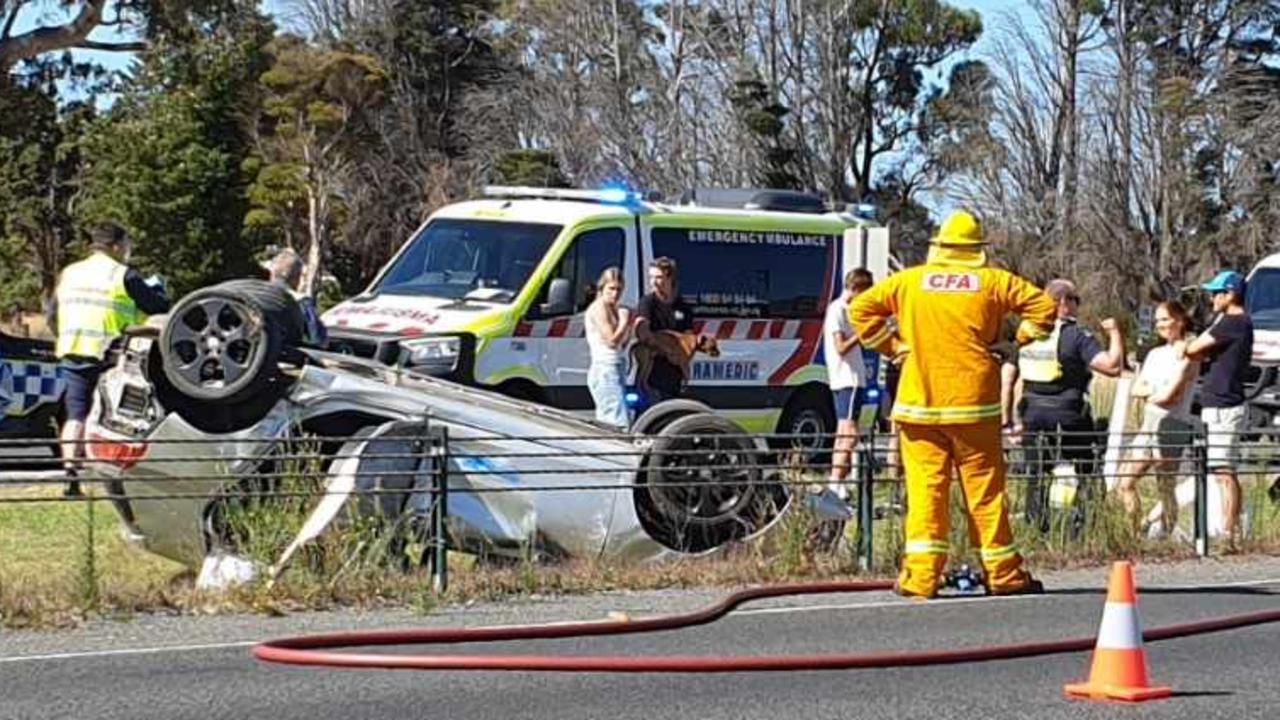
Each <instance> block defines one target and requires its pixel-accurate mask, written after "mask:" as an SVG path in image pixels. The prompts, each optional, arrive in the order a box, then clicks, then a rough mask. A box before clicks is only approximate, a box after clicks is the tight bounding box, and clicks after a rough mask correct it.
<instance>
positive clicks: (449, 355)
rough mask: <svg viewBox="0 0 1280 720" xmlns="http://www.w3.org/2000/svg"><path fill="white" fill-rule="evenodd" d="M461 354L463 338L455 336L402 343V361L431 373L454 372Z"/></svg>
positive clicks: (404, 363)
mask: <svg viewBox="0 0 1280 720" xmlns="http://www.w3.org/2000/svg"><path fill="white" fill-rule="evenodd" d="M461 354H462V339H461V338H458V337H453V336H446V337H430V338H421V339H418V340H404V341H401V343H400V362H401V363H402V364H403V365H404V366H405V367H411V368H414V369H416V370H424V371H426V372H429V373H431V374H436V373H449V372H453V369H454V368H455V367H457V365H458V357H459V356H460V355H461Z"/></svg>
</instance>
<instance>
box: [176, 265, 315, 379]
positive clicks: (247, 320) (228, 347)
mask: <svg viewBox="0 0 1280 720" xmlns="http://www.w3.org/2000/svg"><path fill="white" fill-rule="evenodd" d="M302 328H303V321H302V312H301V310H300V309H299V308H298V304H297V302H295V301H294V299H293V298H292V297H291V296H290V295H289V293H288V291H286V290H285V289H284V288H282V287H280V286H277V285H272V284H270V283H266V282H261V281H258V280H232V281H229V282H224V283H222V284H220V285H214V286H213V287H208V288H203V289H201V290H196V291H195V292H193V293H191V294H189V295H187V296H186V297H184V298H182V299H181V300H179V301H178V303H177V304H176V305H175V306H174V307H173V310H172V311H170V313H169V318H168V320H167V321H166V322H165V326H164V330H163V331H162V332H161V333H160V353H161V356H162V360H163V364H164V375H165V378H166V379H168V381H169V383H170V384H171V385H172V386H173V388H174V390H176V391H177V392H178V393H179V394H180V395H182V396H183V397H185V398H187V399H190V400H195V401H200V402H205V403H214V404H234V403H237V402H240V401H242V400H245V399H248V398H253V397H255V396H257V395H259V394H260V392H261V391H262V390H264V389H266V387H267V386H268V385H270V384H271V382H272V379H273V378H274V377H275V376H276V375H277V374H278V371H279V369H278V366H277V363H278V362H279V361H280V359H281V357H282V355H284V353H285V352H286V350H287V349H289V348H292V347H296V346H297V345H298V344H300V343H301V341H302V335H303V333H302Z"/></svg>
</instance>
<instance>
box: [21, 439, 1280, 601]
mask: <svg viewBox="0 0 1280 720" xmlns="http://www.w3.org/2000/svg"><path fill="white" fill-rule="evenodd" d="M420 427H421V432H415V433H412V434H407V435H405V434H402V435H381V436H376V437H367V436H356V437H351V436H335V437H327V436H314V435H311V436H290V435H284V436H280V437H272V438H264V439H235V440H229V439H228V438H206V439H198V440H148V441H145V442H143V441H127V440H125V441H119V440H109V439H103V438H90V439H89V440H86V441H84V442H83V443H80V445H82V446H83V449H84V451H85V453H84V454H85V455H86V457H85V458H83V459H82V460H79V461H77V464H78V465H79V466H80V468H81V470H80V471H79V477H78V478H72V477H70V476H68V475H67V474H66V473H65V472H60V471H59V470H58V468H59V467H60V466H61V462H60V461H58V460H57V459H56V458H53V457H48V458H33V457H31V456H29V455H27V456H21V455H22V453H23V452H26V451H30V450H33V449H39V448H48V447H50V445H51V442H50V441H48V440H43V441H41V440H12V441H6V440H0V505H4V504H30V503H48V502H77V501H86V502H97V501H101V500H107V501H110V502H111V503H112V504H113V505H114V506H115V507H116V510H117V512H118V513H119V514H120V516H121V518H122V519H123V520H124V522H125V523H126V526H130V527H136V523H137V518H136V516H135V511H136V509H137V508H138V507H139V506H140V505H141V504H144V503H169V504H170V505H169V506H167V507H168V509H167V510H166V512H174V509H173V508H178V507H186V506H182V505H181V502H182V501H193V502H192V503H191V504H190V507H191V508H192V509H193V511H194V512H199V513H200V522H201V523H202V525H203V527H204V530H205V532H206V533H207V532H210V528H212V527H215V526H216V525H217V523H216V522H214V521H213V520H211V519H210V516H211V513H212V514H214V515H216V512H215V510H214V509H215V508H219V507H224V508H225V506H226V505H227V504H228V503H233V502H238V503H241V504H245V503H248V504H254V503H258V504H261V503H263V502H265V501H270V500H274V501H286V500H291V499H293V500H305V501H307V502H308V504H309V505H314V504H315V503H318V502H320V501H322V500H324V499H325V498H327V497H331V496H334V495H342V496H343V497H344V498H349V499H347V503H348V504H350V503H355V504H356V505H361V506H367V507H370V508H374V510H373V511H372V514H373V515H375V516H378V517H381V518H382V519H384V520H395V521H396V522H392V523H391V524H390V525H388V527H389V528H391V529H390V530H389V532H391V531H394V532H404V531H405V530H406V526H405V525H403V524H400V523H399V518H389V517H387V516H389V515H396V514H397V512H398V513H399V514H401V515H410V516H412V522H410V523H409V524H408V527H407V530H408V534H409V535H410V537H409V538H408V540H409V541H411V542H414V543H416V544H417V546H418V548H419V551H418V553H417V555H418V559H419V562H420V563H421V564H423V565H428V566H430V568H431V577H432V583H433V587H434V588H435V590H436V591H438V592H443V591H444V590H445V589H447V587H448V582H449V580H448V577H449V576H448V564H449V562H448V552H449V550H450V537H451V534H452V533H451V526H450V518H451V514H450V495H468V494H469V495H477V496H498V495H502V494H507V493H520V494H525V495H528V494H538V493H593V492H601V493H617V492H623V493H636V492H637V491H638V490H639V491H643V492H647V493H649V494H650V495H653V494H655V493H656V494H658V495H662V494H666V500H667V501H669V502H677V500H673V498H674V499H678V502H687V503H690V506H689V507H685V508H683V509H684V510H685V511H688V512H689V513H691V514H693V515H694V516H695V517H693V518H692V519H690V518H686V519H685V520H686V521H690V522H692V521H693V520H703V519H705V518H702V517H699V516H696V513H697V508H695V507H694V506H695V505H697V504H698V503H700V502H714V501H715V500H716V499H717V498H719V497H722V496H720V495H717V493H722V492H723V493H724V495H723V497H729V496H730V495H731V494H732V493H731V491H733V492H737V493H739V494H740V495H748V494H751V493H753V492H755V491H756V490H758V489H776V488H783V489H785V490H786V491H787V496H788V497H790V498H795V497H802V496H804V495H805V493H806V492H813V491H815V490H817V489H821V488H822V487H823V486H826V485H827V484H828V476H829V475H830V472H831V470H832V465H831V456H830V452H829V448H830V447H831V445H832V442H833V441H834V440H835V439H836V438H833V437H831V436H826V437H815V436H787V435H778V434H772V435H761V434H747V433H743V434H741V435H734V434H706V435H697V436H685V437H683V438H682V440H683V442H684V446H682V447H675V448H673V447H658V446H656V445H655V443H654V440H653V439H652V438H632V439H628V438H625V437H623V436H620V435H616V434H606V433H603V432H602V433H601V434H600V435H595V436H573V437H565V436H557V437H550V436H547V437H509V436H501V435H494V434H485V433H476V432H468V433H466V434H465V435H464V436H459V435H455V436H454V437H451V436H450V433H449V428H448V427H445V426H444V425H442V424H433V423H431V422H427V421H423V422H422V423H421V425H420ZM1151 435H1152V434H1150V433H1137V432H1135V433H1125V434H1123V435H1121V436H1119V437H1118V438H1117V436H1116V435H1114V434H1112V435H1110V436H1108V435H1107V434H1106V433H1102V432H1098V433H1071V432H1058V433H1053V434H1051V437H1052V440H1053V442H1052V444H1051V446H1050V447H1048V448H1047V453H1046V452H1044V451H1043V450H1045V449H1044V448H1042V449H1035V448H1031V449H1028V448H1027V447H1026V446H1025V443H1020V442H1017V441H1016V440H1017V439H1016V438H1013V437H1009V436H1006V438H1005V440H1006V443H1005V451H1006V456H1007V457H1008V458H1009V460H1010V469H1009V473H1008V477H1009V481H1010V488H1011V490H1020V491H1021V494H1022V495H1023V497H1024V499H1025V498H1030V497H1031V496H1032V494H1034V493H1041V492H1043V491H1044V489H1045V485H1046V484H1048V485H1049V487H1050V490H1051V491H1052V489H1053V487H1054V483H1063V482H1066V481H1065V480H1064V475H1068V474H1067V473H1063V474H1058V475H1055V468H1060V467H1061V466H1063V465H1070V466H1071V468H1072V469H1071V470H1070V473H1069V477H1070V478H1071V479H1072V481H1073V483H1074V484H1073V485H1072V488H1073V489H1074V492H1072V493H1069V494H1071V495H1073V496H1074V497H1073V498H1072V499H1071V501H1070V502H1068V505H1071V504H1072V503H1076V504H1079V503H1082V502H1083V500H1082V498H1081V496H1080V490H1081V489H1082V488H1084V487H1086V486H1093V487H1094V488H1099V489H1100V488H1105V486H1106V485H1108V484H1117V483H1119V481H1121V480H1123V479H1124V478H1126V477H1134V474H1133V473H1132V472H1126V471H1125V467H1127V465H1126V464H1122V463H1123V462H1124V460H1125V458H1126V457H1128V456H1130V455H1132V454H1134V452H1136V451H1141V452H1142V453H1143V454H1150V455H1154V456H1156V457H1160V456H1161V453H1164V454H1165V455H1167V456H1168V458H1167V460H1170V461H1173V460H1174V459H1175V456H1177V458H1176V461H1177V462H1179V463H1181V466H1180V467H1179V466H1175V467H1173V468H1168V467H1158V468H1155V472H1148V473H1144V474H1145V475H1146V476H1155V477H1164V478H1166V479H1167V478H1169V477H1171V476H1172V477H1176V478H1186V477H1193V478H1194V515H1193V518H1194V520H1193V523H1192V524H1193V542H1194V547H1195V552H1196V553H1197V554H1199V555H1201V556H1205V555H1208V554H1209V553H1210V552H1211V542H1210V525H1211V523H1210V518H1209V494H1210V493H1209V488H1210V485H1209V475H1210V473H1211V468H1210V467H1209V464H1208V461H1207V459H1208V457H1209V456H1210V454H1211V453H1212V451H1213V450H1215V449H1227V448H1216V447H1210V446H1209V444H1208V439H1207V438H1206V437H1205V435H1204V434H1203V433H1201V432H1197V433H1195V434H1193V435H1191V436H1190V442H1184V443H1183V444H1170V443H1168V442H1165V443H1163V444H1162V443H1161V438H1159V437H1156V438H1151V437H1150V436H1151ZM1250 435H1251V437H1252V434H1250ZM1215 438H1217V440H1218V442H1222V438H1220V436H1215ZM1026 439H1027V438H1023V440H1026ZM1117 440H1118V441H1117ZM1165 440H1167V438H1165ZM575 441H584V442H585V441H614V444H613V449H609V450H601V449H599V448H598V447H597V448H595V449H593V450H592V451H591V453H590V455H586V454H585V453H579V452H577V451H575V450H572V449H569V450H566V449H563V448H562V447H558V446H562V445H563V444H564V443H569V444H570V445H572V443H573V442H575ZM1076 441H1078V442H1076ZM1237 443H1238V439H1229V441H1228V442H1226V443H1225V445H1230V446H1231V447H1236V446H1237ZM797 446H798V447H797ZM480 448H483V451H481V450H480ZM1081 448H1086V449H1087V450H1081ZM1250 448H1251V449H1252V451H1253V453H1254V454H1255V455H1256V457H1254V458H1252V459H1251V460H1252V461H1253V463H1254V464H1255V465H1256V464H1259V463H1260V464H1262V465H1264V466H1265V465H1267V464H1268V463H1271V462H1275V461H1277V460H1280V458H1278V457H1277V456H1278V455H1280V453H1277V452H1276V448H1275V445H1274V444H1273V443H1271V442H1270V441H1263V442H1262V443H1255V444H1251V445H1250ZM1029 453H1030V455H1033V456H1030V455H1029ZM855 456H856V460H855V461H854V462H853V463H852V466H853V467H852V471H851V473H850V475H849V477H848V478H847V479H846V480H845V481H844V482H843V487H844V489H846V490H847V491H850V492H847V493H845V494H847V495H848V496H850V502H849V503H848V504H849V505H850V506H851V511H852V517H851V520H853V521H854V527H853V528H852V529H853V532H852V538H850V545H851V546H852V548H853V551H854V553H855V557H856V562H857V566H858V567H859V568H860V569H862V570H865V571H869V570H872V569H875V568H876V566H877V562H876V556H877V555H876V553H877V545H876V537H877V535H876V521H877V514H878V512H880V511H883V514H884V516H885V517H892V516H894V515H896V514H900V513H901V512H902V510H901V508H900V507H899V506H900V505H901V502H894V501H891V502H890V503H889V504H888V505H887V506H883V505H882V506H881V507H877V497H878V492H879V491H881V490H883V489H886V488H887V489H889V491H890V492H891V493H893V494H895V495H896V496H898V497H900V496H901V495H902V494H903V492H902V487H901V485H902V476H903V468H902V466H901V463H900V461H899V459H898V457H897V453H896V449H895V448H894V447H893V446H892V443H891V438H889V437H886V436H885V435H882V434H877V433H874V432H869V433H865V434H864V435H862V437H861V438H860V439H859V443H858V445H857V449H856V451H855ZM587 459H590V460H592V461H593V462H594V464H591V465H588V464H584V462H583V461H584V460H587ZM557 460H564V461H566V463H565V465H564V466H557V465H556V464H555V462H554V461H557ZM602 461H609V462H602ZM609 463H613V464H612V465H610V464H609ZM39 466H44V467H45V471H44V472H35V471H33V467H39ZM609 468H613V469H612V470H610V469H609ZM1254 469H1256V468H1254ZM1264 470H1265V468H1264ZM655 473H656V475H655ZM618 475H626V476H628V477H627V478H626V480H625V481H621V482H620V481H619V480H618V477H617V476H618ZM338 476H342V477H345V478H347V480H348V482H349V486H343V485H340V484H335V483H334V482H333V478H335V477H338ZM300 478H309V479H310V480H311V481H312V482H311V483H310V484H309V485H308V484H307V483H300V482H297V481H298V480H299V479H300ZM76 479H78V480H79V481H80V482H81V483H84V484H85V485H86V486H92V490H93V492H91V493H90V494H88V495H86V496H85V497H83V498H75V497H53V496H50V495H49V494H48V493H47V492H46V493H43V494H39V493H37V494H34V495H32V494H19V493H13V492H4V491H5V490H6V489H12V488H16V487H20V486H22V487H28V488H29V487H40V486H49V485H54V486H64V485H66V484H67V483H68V482H70V481H72V480H76ZM489 480H492V481H493V482H489ZM499 481H501V482H499ZM1059 487H1061V486H1059ZM761 492H763V490H762V491H761ZM682 493H683V494H682ZM1104 494H1109V493H1104ZM381 498H387V499H389V500H392V501H394V502H389V503H381V502H380V499H381ZM1043 499H1044V498H1041V500H1043ZM1092 499H1093V500H1099V499H1101V498H1100V497H1094V498H1092ZM909 500H910V499H909V497H908V498H906V501H907V502H909ZM724 502H728V500H724ZM1027 502H1029V500H1028V501H1027ZM794 504H795V503H792V505H794ZM784 505H785V504H784ZM1051 505H1053V503H1051V502H1047V503H1044V504H1042V505H1041V507H1040V508H1039V512H1043V513H1046V514H1047V513H1050V512H1052V511H1053V510H1054V509H1053V508H1051V507H1050V506H1051ZM397 508H398V510H397ZM1056 509H1057V510H1062V509H1063V508H1056ZM1068 509H1070V508H1068ZM1096 509H1097V508H1096V507H1095V510H1096ZM757 510H759V508H757ZM308 512H314V511H308ZM761 512H764V513H765V514H768V513H769V512H774V513H776V514H785V513H786V512H787V508H786V507H774V508H772V509H769V508H766V509H764V510H762V511H761ZM1029 515H1030V512H1029V511H1027V512H1024V516H1029ZM824 521H825V522H833V520H831V519H826V520H823V519H822V518H819V519H818V520H817V522H824ZM743 522H747V520H743ZM771 523H772V520H771V521H770V522H768V523H763V522H762V523H761V527H759V528H755V530H763V529H764V527H765V526H767V525H769V524H771ZM687 527H692V525H689V526H687ZM539 530H540V529H539V528H532V529H531V531H530V534H531V538H536V537H537V536H538V535H539ZM1164 530H1165V531H1166V532H1168V531H1171V530H1172V528H1164ZM735 539H740V538H735ZM204 540H205V541H206V542H208V541H209V538H207V537H206V538H204ZM215 540H217V538H215ZM0 552H3V549H2V548H0Z"/></svg>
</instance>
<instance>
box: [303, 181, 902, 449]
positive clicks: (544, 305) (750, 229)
mask: <svg viewBox="0 0 1280 720" xmlns="http://www.w3.org/2000/svg"><path fill="white" fill-rule="evenodd" d="M873 216H874V213H873V212H869V209H868V208H867V207H866V206H858V207H851V208H847V207H841V208H839V209H833V208H830V207H828V206H827V204H826V203H825V202H824V201H823V199H822V198H820V197H818V196H816V195H812V194H807V193H800V192H792V191H779V190H757V189H695V190H690V191H688V192H686V193H684V194H683V196H682V197H681V198H680V199H679V200H678V201H676V202H672V203H664V202H659V201H657V200H656V199H654V198H652V197H645V196H642V195H640V194H638V193H633V192H629V191H625V190H616V189H607V190H601V191H587V190H569V189H552V188H528V187H491V188H487V189H486V190H485V192H484V198H483V199H479V200H474V201H468V202H460V203H456V204H452V205H448V206H446V207H443V208H441V209H440V210H439V211H438V212H436V213H434V214H433V215H432V216H431V217H430V218H429V219H428V220H427V221H426V222H425V223H424V224H423V225H422V226H421V227H420V228H418V230H417V231H416V232H415V233H414V235H413V236H412V238H411V239H410V240H409V241H408V242H407V243H405V244H404V246H403V247H401V248H400V250H399V251H398V252H397V253H396V255H395V256H394V257H393V258H392V259H391V261H390V262H388V263H387V265H386V266H385V267H384V268H383V269H382V270H381V271H380V272H379V273H378V275H377V277H376V278H375V279H374V280H373V282H372V284H370V285H369V287H368V289H366V290H365V291H364V292H362V293H360V294H359V295H357V296H356V297H353V298H351V299H349V300H346V301H345V302H342V303H341V304H339V305H337V306H335V307H333V308H332V309H330V310H329V311H328V312H327V313H326V314H325V315H324V321H325V324H326V325H327V327H328V328H329V335H330V341H329V349H331V350H337V351H339V352H345V353H351V354H354V355H358V356H362V357H366V358H374V359H377V360H379V361H381V362H383V363H387V364H392V365H397V366H401V367H404V368H407V369H409V370H412V371H414V372H420V373H426V374H430V375H434V376H438V377H445V378H448V379H451V380H454V381H457V382H460V383H465V384H468V385H474V386H479V387H483V388H489V389H492V390H496V391H497V392H500V393H504V394H506V395H509V396H513V397H518V398H522V399H527V400H534V401H536V402H540V403H544V404H547V405H551V406H554V407H558V408H562V409H567V410H571V411H580V412H581V413H582V414H584V415H588V416H589V415H590V414H591V412H592V407H593V406H592V401H591V396H590V393H589V392H588V390H587V370H588V366H589V364H590V359H589V352H588V349H587V343H586V338H585V329H584V312H585V311H586V309H587V306H588V305H589V304H590V303H591V301H592V299H593V297H594V293H595V283H596V280H597V279H598V278H599V276H600V274H601V272H602V271H603V270H604V269H606V268H608V267H611V266H616V267H618V268H620V269H621V270H622V271H623V276H624V278H625V280H626V287H625V293H624V296H623V303H624V304H626V305H628V306H630V307H635V305H636V303H637V301H638V300H639V299H640V296H641V295H642V294H643V293H645V292H647V290H648V288H647V287H646V272H647V267H648V264H649V263H650V262H651V261H652V260H653V259H655V258H658V257H669V258H672V259H673V260H675V261H676V263H677V268H678V280H677V292H679V293H680V294H681V295H682V296H683V298H684V300H685V301H686V302H687V303H688V304H689V305H690V307H692V308H693V312H694V327H695V330H696V331H697V332H699V333H703V334H707V335H714V336H715V337H716V338H717V339H718V343H719V347H720V351H721V353H720V355H719V357H715V358H711V357H707V356H705V355H697V356H696V357H695V361H694V362H693V364H692V367H691V373H690V374H691V377H690V378H689V383H688V386H687V389H686V396H687V397H689V398H692V399H695V400H700V401H702V402H704V403H706V404H707V405H710V406H711V407H712V408H714V409H716V410H717V411H719V412H720V413H722V414H724V415H725V416H727V417H729V418H731V419H733V420H734V421H736V422H737V423H738V424H739V425H741V426H742V427H743V428H745V429H747V430H748V431H751V432H758V433H778V434H788V435H792V434H803V435H806V436H810V437H815V438H816V437H819V436H821V435H822V434H829V433H831V432H833V431H834V429H835V419H834V412H833V408H832V401H831V396H830V393H829V391H828V388H827V386H826V379H827V371H826V367H825V359H824V358H823V356H822V354H823V351H822V345H823V343H822V324H823V317H824V313H825V310H826V307H827V305H828V303H830V301H831V300H832V299H833V298H835V297H836V296H837V295H839V293H840V291H841V278H842V277H843V275H844V273H845V272H846V271H848V270H851V269H853V268H856V267H866V268H868V269H869V270H871V271H872V273H874V275H875V277H876V278H882V277H884V276H885V275H886V274H887V273H888V272H889V270H890V262H891V258H890V254H889V234H888V230H887V229H885V228H883V227H879V226H877V225H876V224H875V222H874V220H873V219H872V218H873ZM633 380H634V378H633ZM627 398H628V402H630V403H632V404H633V405H634V404H640V405H643V404H644V398H641V397H639V396H638V394H637V393H636V392H634V391H632V392H629V393H628V395H627Z"/></svg>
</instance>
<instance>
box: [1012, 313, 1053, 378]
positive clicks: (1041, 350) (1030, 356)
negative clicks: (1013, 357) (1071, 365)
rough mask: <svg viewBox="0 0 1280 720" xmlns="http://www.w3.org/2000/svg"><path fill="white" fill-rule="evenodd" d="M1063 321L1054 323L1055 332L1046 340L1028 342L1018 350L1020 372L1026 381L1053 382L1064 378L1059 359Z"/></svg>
mask: <svg viewBox="0 0 1280 720" xmlns="http://www.w3.org/2000/svg"><path fill="white" fill-rule="evenodd" d="M1061 336H1062V321H1061V320H1059V321H1057V322H1055V323H1054V324H1053V332H1052V333H1050V335H1049V337H1047V338H1045V339H1044V340H1037V341H1036V342H1032V343H1028V344H1026V345H1024V346H1023V347H1022V349H1021V350H1019V351H1018V374H1020V375H1022V379H1023V380H1024V381H1026V382H1035V383H1051V382H1057V381H1058V380H1061V379H1062V362H1061V361H1059V360H1058V340H1059V339H1060V338H1061Z"/></svg>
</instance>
